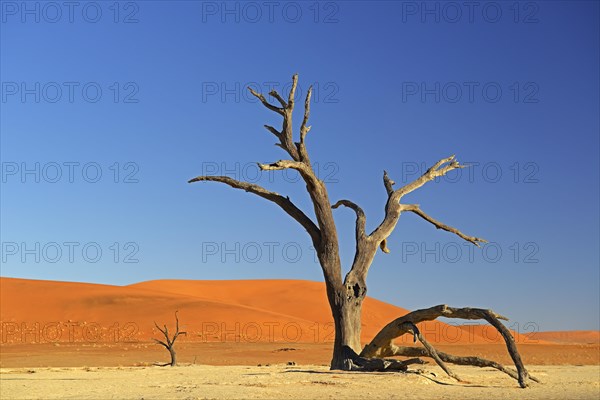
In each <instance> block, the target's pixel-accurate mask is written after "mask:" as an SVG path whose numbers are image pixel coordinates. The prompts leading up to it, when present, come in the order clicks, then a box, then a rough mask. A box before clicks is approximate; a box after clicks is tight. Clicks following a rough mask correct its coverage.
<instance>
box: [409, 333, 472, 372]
mask: <svg viewBox="0 0 600 400" xmlns="http://www.w3.org/2000/svg"><path fill="white" fill-rule="evenodd" d="M405 324H407V325H408V332H409V333H412V334H413V335H414V336H415V338H416V339H419V341H420V342H421V344H423V347H424V348H425V350H427V354H428V355H429V357H431V358H433V359H434V360H435V362H436V363H437V365H439V366H440V368H441V369H443V370H444V372H445V373H446V374H448V376H450V377H452V378H454V379H455V380H457V381H458V382H465V381H463V380H462V379H461V378H460V377H459V376H458V375H456V374H455V373H454V372H453V371H452V370H451V369H450V368H448V366H447V365H446V364H444V361H442V359H441V358H440V356H439V355H438V352H437V350H436V349H435V347H433V346H432V345H431V343H429V342H428V341H427V340H425V338H424V337H423V335H421V332H420V331H419V328H417V326H416V325H415V324H413V323H412V322H405Z"/></svg>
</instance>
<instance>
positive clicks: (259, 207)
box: [0, 1, 600, 331]
mask: <svg viewBox="0 0 600 400" xmlns="http://www.w3.org/2000/svg"><path fill="white" fill-rule="evenodd" d="M515 4H516V5H515ZM1 7H2V24H1V39H0V45H1V61H0V67H1V81H2V99H1V103H0V105H1V107H2V110H1V115H0V116H1V122H0V128H1V133H2V135H1V142H0V144H1V158H2V190H1V202H2V204H1V206H2V207H1V219H2V225H1V234H2V270H1V274H2V276H11V277H23V278H35V279H51V280H67V281H86V282H98V283H109V284H128V283H132V282H137V281H143V280H150V279H161V278H173V279H262V278H286V279H309V280H322V276H321V271H320V268H319V267H318V264H317V263H316V262H315V257H314V252H313V251H312V250H311V248H310V241H309V238H308V235H307V234H306V233H305V232H304V231H303V230H302V229H301V228H300V227H299V226H298V225H297V224H296V223H295V221H293V220H292V219H291V218H289V217H288V216H287V215H286V214H284V213H283V212H282V211H281V210H280V209H279V208H277V207H276V206H275V205H273V204H271V203H269V202H267V201H265V200H262V199H260V198H257V197H255V196H252V195H250V194H246V193H244V192H240V191H234V190H233V189H230V188H228V187H225V186H223V185H219V184H215V183H203V184H193V185H189V184H187V183H186V181H187V180H188V179H190V178H192V177H194V176H197V175H200V174H203V173H213V174H217V175H221V174H227V175H229V176H232V177H234V178H237V179H240V180H250V181H253V182H254V183H259V184H261V185H263V186H265V187H268V188H270V189H272V190H276V191H278V192H280V193H285V194H289V196H290V197H291V198H292V200H293V201H295V202H296V204H298V205H299V206H301V207H303V208H304V209H305V210H307V213H309V214H312V213H311V209H310V204H309V201H308V198H307V195H306V194H305V192H304V191H303V187H302V186H303V185H302V184H300V183H299V182H297V176H296V175H294V174H289V175H282V174H280V173H273V174H270V173H263V174H259V173H258V171H257V169H256V167H255V164H254V162H256V161H260V162H267V161H276V160H278V159H280V158H284V157H285V154H284V153H283V152H282V151H281V149H279V148H277V147H275V146H274V145H273V144H274V143H275V140H274V137H273V136H272V135H271V134H270V133H269V132H267V131H266V130H264V129H263V128H262V125H263V124H272V125H274V126H277V125H279V124H280V120H279V119H278V118H277V116H276V115H274V114H273V113H272V112H269V111H268V110H266V109H265V108H264V107H262V106H261V105H260V104H259V103H257V102H256V101H255V100H254V99H253V98H251V97H250V96H249V95H248V94H247V92H246V91H245V89H244V87H245V86H247V85H253V86H255V87H256V88H257V89H259V90H260V91H263V92H265V93H266V92H268V91H269V89H270V88H271V87H275V88H277V89H279V90H280V92H285V90H286V88H289V82H290V80H291V76H292V75H293V74H294V73H296V72H297V73H299V75H300V83H299V94H301V95H304V93H306V90H307V88H308V87H309V85H311V84H312V85H314V87H315V95H314V101H313V104H312V114H311V124H312V127H313V128H312V130H311V132H310V134H309V136H308V139H307V140H308V146H309V152H310V153H311V158H312V160H313V162H314V164H315V169H316V170H317V171H318V173H319V174H320V176H321V178H322V179H324V180H325V181H326V182H327V183H328V184H329V191H330V197H331V199H332V201H336V200H338V199H341V198H348V199H351V200H353V201H355V202H357V203H358V204H360V205H361V206H362V207H363V208H364V209H365V211H366V213H367V226H368V228H369V229H373V228H374V227H375V226H376V225H377V224H378V223H379V222H380V221H381V218H382V217H383V208H384V204H385V191H384V188H383V185H382V180H381V177H382V171H383V170H384V169H387V170H388V172H389V174H390V176H391V177H392V178H393V179H394V180H395V181H396V182H397V183H398V185H400V184H402V183H407V182H409V181H410V180H411V179H415V178H416V177H417V176H418V171H420V170H422V168H426V167H427V166H429V165H431V164H432V163H434V162H435V161H437V160H438V159H441V158H444V157H447V156H449V155H451V154H456V155H457V158H458V159H459V161H462V162H469V163H472V164H473V167H472V168H471V169H470V170H462V171H461V172H462V175H456V174H453V175H450V176H449V177H448V178H447V179H443V180H441V181H440V182H436V183H433V182H432V183H430V184H428V185H427V186H426V187H424V188H422V189H420V190H419V191H417V192H414V193H412V194H411V195H410V196H407V198H406V199H405V201H407V202H415V203H419V204H420V205H421V207H422V209H423V210H425V211H426V212H428V213H429V214H430V215H432V216H433V217H435V218H437V219H440V220H442V221H444V222H445V223H447V224H450V225H453V226H456V227H457V228H459V229H461V230H463V231H464V232H466V233H467V234H472V235H477V236H481V237H484V238H486V239H487V240H489V241H490V242H491V243H490V244H489V245H487V246H486V247H484V248H483V249H482V250H479V249H476V248H472V247H470V246H468V245H467V244H465V243H463V242H462V241H460V239H459V238H457V237H454V236H452V235H450V234H448V233H446V232H442V231H437V230H436V229H434V228H433V226H431V225H429V224H428V223H426V222H425V221H422V220H419V219H418V218H417V217H416V216H414V215H403V216H402V217H401V220H400V223H399V224H398V227H397V229H396V231H395V233H394V234H393V235H392V237H391V238H390V241H389V244H388V247H389V248H390V249H391V254H389V255H386V254H382V253H380V254H378V255H377V257H376V258H375V261H374V263H373V266H372V268H371V271H370V273H369V280H368V285H369V295H371V296H373V297H376V298H379V299H382V300H385V301H388V302H391V303H393V304H396V305H399V306H402V307H405V308H420V307H426V306H430V305H434V304H439V303H448V304H451V305H455V306H461V305H473V306H481V307H489V308H493V309H495V310H497V311H498V312H500V313H502V314H506V315H508V316H510V317H512V324H514V325H513V326H512V327H513V328H515V329H520V330H521V331H523V330H524V327H526V326H527V327H531V326H534V327H535V328H534V329H541V330H558V329H598V328H599V314H600V309H599V303H600V299H599V282H600V276H599V264H600V260H599V247H598V243H599V241H600V238H599V219H600V216H599V181H600V179H599V176H598V175H599V169H600V168H599V132H600V127H599V114H598V112H599V111H598V110H599V108H600V104H599V91H600V87H599V43H598V42H599V37H600V34H599V21H600V18H598V17H599V5H598V2H591V1H589V2H571V1H569V2H567V1H565V2H562V1H552V2H520V3H514V2H478V3H477V4H476V5H473V8H469V7H468V6H465V3H463V2H450V3H443V2H428V3H422V2H391V1H387V2H385V1H383V2H359V1H341V2H329V1H320V2H275V3H269V2H262V1H258V2H228V3H222V2H201V1H180V2H163V1H138V2H120V3H118V4H117V5H116V6H115V3H114V2H81V3H80V4H79V5H77V6H73V7H74V8H73V9H69V8H68V7H67V6H64V5H61V2H57V3H52V2H51V3H44V2H27V3H22V2H10V1H2V2H1ZM298 104H299V106H300V105H301V104H302V101H299V102H298ZM296 111H298V113H296V129H298V123H299V121H300V117H301V112H302V111H301V107H298V109H297V110H296ZM423 171H424V170H423ZM335 215H336V218H337V223H338V230H339V235H340V239H341V241H342V243H341V251H342V260H343V262H344V265H345V266H346V267H347V266H348V265H349V264H350V262H351V260H352V257H353V249H354V238H353V224H354V217H353V215H352V213H351V212H350V211H348V210H345V209H340V210H336V211H335ZM425 282H427V283H426V284H425ZM574 310H577V312H574ZM528 323H532V324H533V325H532V324H529V325H527V324H528ZM529 329H530V328H529Z"/></svg>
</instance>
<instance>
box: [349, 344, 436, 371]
mask: <svg viewBox="0 0 600 400" xmlns="http://www.w3.org/2000/svg"><path fill="white" fill-rule="evenodd" d="M344 353H345V361H344V362H345V364H346V365H344V370H345V371H362V372H390V371H406V370H408V366H409V365H412V364H421V365H422V364H427V362H426V361H423V360H421V359H420V358H411V359H408V360H403V361H400V360H396V359H393V358H387V359H385V358H367V357H361V356H359V355H358V354H356V353H355V352H354V350H352V349H351V348H349V347H345V348H344Z"/></svg>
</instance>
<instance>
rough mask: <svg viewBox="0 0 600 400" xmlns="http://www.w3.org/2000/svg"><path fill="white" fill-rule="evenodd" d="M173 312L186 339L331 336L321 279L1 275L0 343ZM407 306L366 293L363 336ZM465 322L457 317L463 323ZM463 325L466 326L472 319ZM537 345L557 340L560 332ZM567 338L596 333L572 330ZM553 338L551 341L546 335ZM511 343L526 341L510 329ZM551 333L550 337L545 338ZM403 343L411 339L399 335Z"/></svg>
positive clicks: (80, 336)
mask: <svg viewBox="0 0 600 400" xmlns="http://www.w3.org/2000/svg"><path fill="white" fill-rule="evenodd" d="M175 310H179V319H180V323H181V328H182V330H185V331H186V332H187V337H186V339H185V340H186V341H219V342H223V341H225V342H242V343H243V342H257V341H260V342H271V341H272V342H288V343H295V342H329V341H332V340H333V325H332V319H331V314H330V311H329V307H328V304H327V298H326V295H325V288H324V284H323V283H320V282H311V281H300V280H244V281H241V280H238V281H184V280H160V281H149V282H142V283H137V284H133V285H129V286H111V285H99V284H89V283H74V282H54V281H38V280H26V279H15V278H0V321H1V322H2V324H1V328H2V340H1V343H44V342H100V343H106V342H127V341H130V340H133V339H135V340H142V341H147V340H150V339H151V338H152V337H159V333H158V332H157V331H156V329H155V328H154V321H156V322H158V323H159V324H160V325H162V324H165V323H166V324H167V325H168V326H169V327H170V328H171V330H172V329H173V326H174V315H173V313H174V312H175ZM406 313H407V311H406V310H405V309H402V308H399V307H396V306H393V305H391V304H387V303H384V302H381V301H378V300H375V299H373V298H367V299H366V300H365V303H364V308H363V321H362V322H363V327H362V334H363V335H362V339H363V342H367V341H368V340H370V339H371V338H372V337H373V336H374V335H375V334H376V333H377V332H378V331H379V330H380V329H381V328H382V327H383V326H384V325H386V324H387V323H388V322H390V321H392V320H393V319H395V318H397V317H399V316H402V315H404V314H406ZM461 322H463V321H461ZM466 323H468V324H472V323H473V321H467V322H466ZM420 328H421V330H422V331H423V332H424V334H425V336H426V337H427V338H428V339H429V340H430V341H432V342H434V343H454V344H468V343H473V344H485V343H498V342H500V341H501V337H500V336H499V335H497V334H496V333H495V331H494V330H493V329H492V328H486V327H485V326H474V325H466V326H462V327H456V326H450V325H447V324H444V323H441V322H431V323H426V324H420ZM538 335H540V336H537V337H536V338H535V339H538V340H537V342H538V343H549V342H545V341H546V340H548V341H556V340H554V339H556V338H559V339H560V338H561V333H560V332H558V333H557V332H552V333H550V334H549V335H547V337H545V336H542V335H541V334H538ZM567 336H568V337H569V342H575V341H578V340H581V338H585V340H584V342H586V343H587V342H589V341H590V338H594V337H595V338H596V341H597V338H598V332H579V333H576V332H573V333H569V335H565V336H564V337H567ZM552 338H554V339H552ZM515 339H516V340H517V342H523V343H532V341H531V340H528V338H526V337H524V336H522V335H516V337H515ZM551 339H552V340H551ZM403 341H405V342H410V341H412V339H411V338H409V337H405V338H403Z"/></svg>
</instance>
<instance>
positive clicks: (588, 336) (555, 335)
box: [535, 331, 600, 344]
mask: <svg viewBox="0 0 600 400" xmlns="http://www.w3.org/2000/svg"><path fill="white" fill-rule="evenodd" d="M535 337H536V338H539V339H540V340H545V341H547V342H554V343H565V344H566V343H573V344H598V343H600V331H549V332H539V333H536V334H535Z"/></svg>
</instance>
